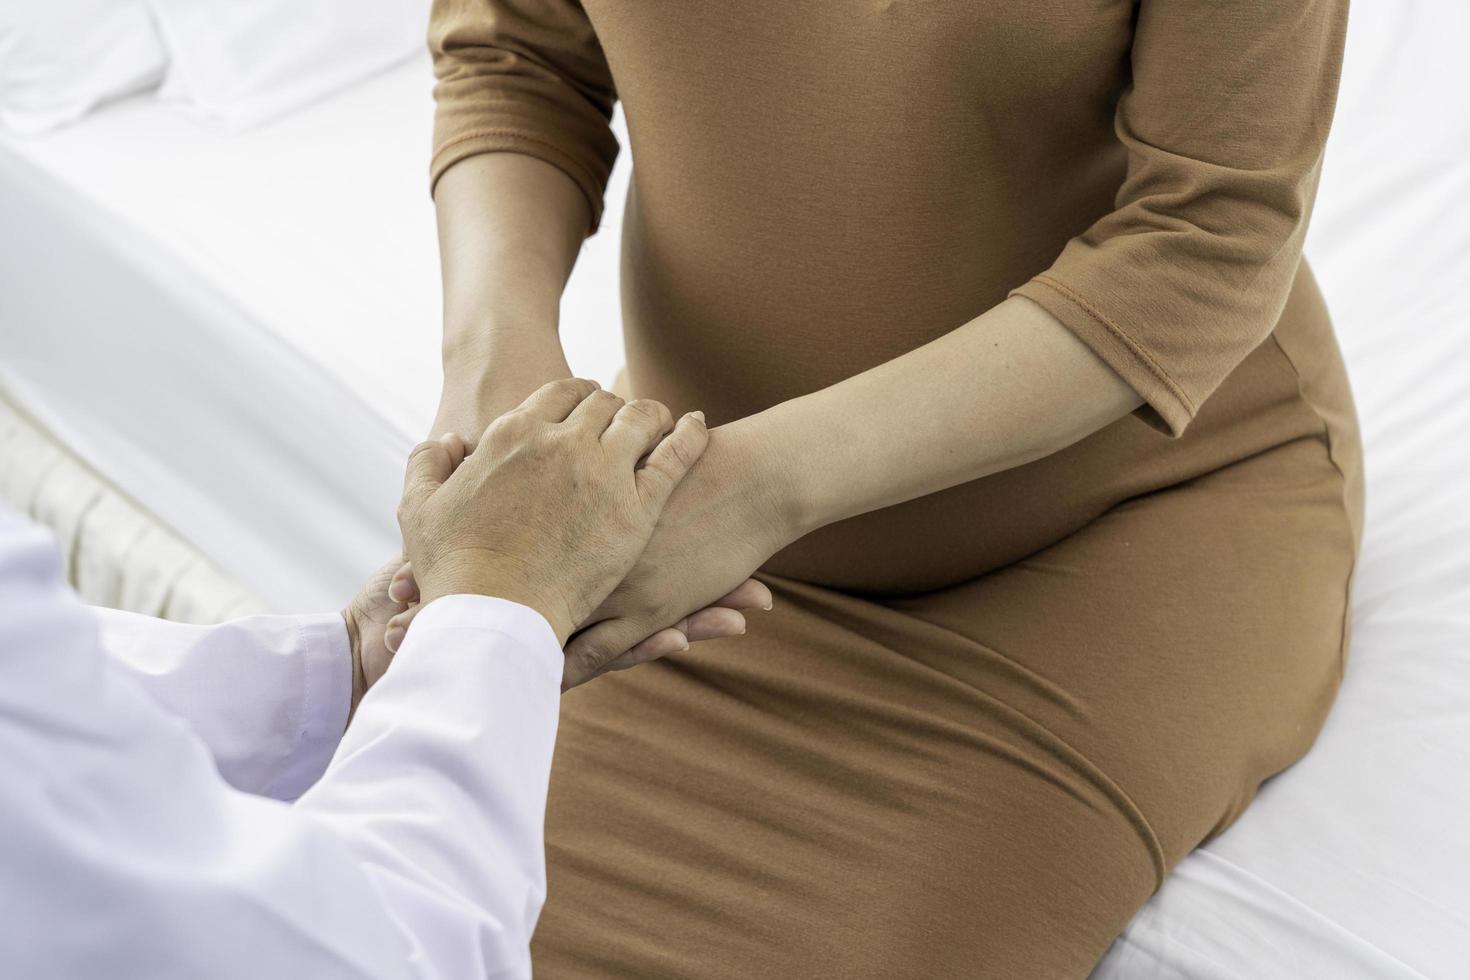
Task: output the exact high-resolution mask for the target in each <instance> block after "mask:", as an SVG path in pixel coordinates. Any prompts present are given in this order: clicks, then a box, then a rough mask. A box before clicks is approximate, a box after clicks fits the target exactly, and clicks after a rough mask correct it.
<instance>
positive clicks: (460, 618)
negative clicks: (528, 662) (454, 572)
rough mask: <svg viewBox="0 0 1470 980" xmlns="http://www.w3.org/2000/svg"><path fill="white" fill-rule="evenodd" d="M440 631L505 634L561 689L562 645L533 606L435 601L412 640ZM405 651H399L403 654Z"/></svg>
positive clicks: (467, 599)
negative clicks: (532, 657)
mask: <svg viewBox="0 0 1470 980" xmlns="http://www.w3.org/2000/svg"><path fill="white" fill-rule="evenodd" d="M440 629H462V630H463V629H468V630H482V631H494V632H496V633H503V634H505V635H506V636H509V637H510V638H511V639H513V640H516V641H518V643H519V644H520V645H522V646H524V647H525V648H526V649H528V650H530V651H531V652H532V653H533V654H534V655H535V657H536V661H537V663H538V664H539V665H541V666H542V667H543V668H544V669H545V672H546V673H547V674H548V675H549V676H551V677H553V678H554V679H555V681H556V685H557V689H558V690H560V688H561V678H562V672H563V667H564V662H563V659H562V651H561V644H560V643H558V642H557V641H556V631H555V630H553V629H552V628H551V624H550V623H548V622H547V621H546V617H544V616H542V615H541V614H540V613H539V612H537V611H536V610H534V609H532V608H531V607H530V606H524V605H521V604H520V603H519V602H511V601H510V600H509V599H501V598H498V597H496V596H487V595H447V596H442V597H440V598H438V599H435V600H434V601H433V602H431V603H429V604H428V605H427V606H425V607H424V608H423V609H421V610H420V611H419V614H418V615H417V616H415V617H414V620H413V626H412V627H411V628H410V629H409V631H408V635H409V639H408V640H405V641H404V646H405V647H407V645H408V643H409V642H410V641H411V640H412V639H413V638H414V637H415V636H420V637H422V636H424V635H427V634H429V633H431V632H433V631H434V630H440ZM402 652H403V651H402V650H400V651H399V653H400V654H401V653H402Z"/></svg>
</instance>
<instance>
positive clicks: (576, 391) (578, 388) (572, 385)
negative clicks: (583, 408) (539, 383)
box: [545, 378, 597, 401]
mask: <svg viewBox="0 0 1470 980" xmlns="http://www.w3.org/2000/svg"><path fill="white" fill-rule="evenodd" d="M545 387H546V388H549V389H551V391H552V392H553V393H554V394H557V395H562V396H565V397H568V398H576V399H577V400H578V401H581V400H582V399H583V398H586V397H587V396H588V395H590V394H591V393H592V392H593V391H595V390H596V389H597V385H596V383H594V382H592V381H588V380H587V379H586V378H562V379H560V380H559V381H552V382H549V383H548V384H547V385H546V386H545Z"/></svg>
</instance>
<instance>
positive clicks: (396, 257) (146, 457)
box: [0, 57, 627, 610]
mask: <svg viewBox="0 0 1470 980" xmlns="http://www.w3.org/2000/svg"><path fill="white" fill-rule="evenodd" d="M431 82H432V79H431V77H430V74H429V67H428V61H427V57H419V58H416V59H414V60H412V61H411V62H409V63H406V64H404V65H401V66H399V67H397V68H395V69H393V70H391V71H389V72H387V73H385V74H383V75H380V76H378V77H376V78H374V79H371V80H370V81H368V82H366V83H364V84H362V85H359V86H357V87H354V88H352V89H351V90H349V91H347V92H344V93H342V94H340V95H338V96H336V97H334V98H331V99H328V100H326V101H323V102H320V103H318V104H316V105H314V106H312V107H310V108H308V109H306V110H304V111H301V112H299V113H296V114H294V115H292V116H289V117H286V118H284V119H282V120H280V121H278V122H276V123H273V124H271V125H268V126H265V127H262V128H259V129H257V130H253V131H251V132H249V133H247V134H244V135H242V136H238V137H229V136H225V135H222V134H220V133H219V132H217V131H214V130H213V129H211V128H210V127H208V126H207V125H204V124H202V123H200V122H199V121H197V120H195V119H193V118H191V117H190V116H189V115H188V114H187V113H184V112H182V111H181V110H179V109H177V108H176V107H173V106H169V105H166V104H162V103H159V102H158V101H156V100H154V99H151V98H136V99H132V100H129V101H126V102H123V103H119V104H117V105H115V106H111V107H109V108H107V109H105V110H103V111H101V112H99V113H98V114H96V115H95V116H93V117H91V118H88V119H87V120H84V121H83V122H82V123H80V124H78V125H76V126H73V127H70V128H68V129H65V130H62V131H59V132H56V133H53V134H49V135H47V136H45V137H41V138H35V139H19V138H6V137H0V324H3V329H0V384H4V385H6V386H7V388H9V389H11V390H12V392H13V395H14V397H16V398H17V399H18V400H19V401H20V402H21V403H23V404H25V405H26V407H27V408H28V409H29V410H30V411H31V412H32V413H33V414H34V415H35V416H36V417H38V418H39V419H40V420H41V421H42V422H44V423H46V424H47V425H48V426H49V427H50V428H52V429H53V430H55V431H56V432H57V433H58V434H59V435H60V436H62V437H63V438H64V439H65V440H66V441H67V442H68V443H69V444H70V445H72V446H73V447H74V448H76V449H77V450H78V452H80V453H81V454H82V455H84V456H85V457H86V458H88V459H89V460H90V461H91V462H92V463H93V464H94V465H95V466H97V467H98V469H99V470H101V471H102V472H103V473H105V474H107V475H108V476H109V477H110V478H111V479H113V480H114V481H116V482H117V484H118V485H119V486H120V488H121V489H123V490H125V491H126V492H128V493H129V494H131V495H132V496H133V497H135V498H136V499H137V500H138V501H139V502H140V503H142V504H143V505H144V506H145V507H146V508H148V509H149V510H150V511H152V512H153V513H155V514H157V515H159V516H160V517H161V518H162V519H164V520H165V521H166V522H168V523H169V524H171V525H172V526H173V527H174V528H175V529H176V530H178V531H179V532H180V533H181V534H182V535H183V536H184V537H186V538H187V539H189V540H190V541H192V542H194V543H195V544H197V545H198V546H199V547H200V548H201V550H203V551H204V552H205V553H207V554H209V555H211V556H213V557H214V558H215V560H216V561H217V562H218V563H219V564H220V565H221V566H222V567H223V568H224V569H226V570H227V571H229V572H231V573H232V574H234V575H235V576H236V577H238V578H239V579H240V580H241V581H242V583H244V584H245V585H246V586H248V587H249V588H250V589H251V590H252V591H254V592H255V593H256V594H258V595H260V596H262V597H263V598H265V599H266V600H267V601H269V602H271V603H272V604H273V605H274V606H275V607H277V608H280V609H282V610H299V609H311V608H322V607H324V606H327V605H329V604H332V603H340V602H342V601H343V600H344V598H345V597H346V596H348V595H350V594H351V590H352V589H353V588H354V586H353V584H352V583H354V582H358V581H360V580H361V578H362V577H363V576H364V575H365V574H366V572H367V571H368V570H370V569H372V568H374V567H376V566H377V565H378V564H381V562H382V561H383V560H384V558H385V556H387V555H388V554H389V553H390V552H391V551H392V550H393V549H395V548H396V547H397V544H396V542H397V529H396V527H395V526H394V522H393V510H394V504H395V503H396V499H397V494H398V487H399V480H400V477H401V473H402V461H403V459H404V458H406V455H407V452H408V450H409V448H410V447H411V446H412V444H413V442H414V441H415V440H416V439H417V438H419V437H420V436H421V435H422V434H423V433H425V432H426V431H427V429H428V426H429V423H430V421H431V419H432V415H433V410H434V406H435V400H436V398H437V392H438V386H439V357H438V341H437V337H438V335H439V331H440V326H439V313H440V306H439V295H438V288H439V279H438V270H437V250H436V244H435V237H434V221H433V208H432V203H431V201H430V199H429V196H428V178H427V173H428V170H427V163H426V161H427V159H428V147H429V126H430V122H431V111H432V109H431V99H430V85H431ZM617 125H618V126H619V128H620V129H621V127H622V121H621V117H619V119H618V123H617ZM626 183H627V164H626V161H623V163H622V164H621V165H620V166H619V168H618V172H617V173H616V174H615V175H614V186H613V188H612V189H611V191H610V193H609V215H610V217H611V218H612V219H613V222H612V224H611V227H613V228H616V227H617V219H619V218H620V216H621V201H622V193H621V191H622V189H623V188H625V187H626ZM616 251H617V233H616V232H615V231H613V232H611V233H609V232H604V233H602V234H600V235H598V236H596V237H595V238H594V239H592V240H591V242H589V243H588V245H587V246H586V248H585V251H584V261H583V262H581V263H579V268H578V270H577V272H576V274H575V275H574V276H573V280H572V282H571V283H570V284H569V287H568V291H567V295H566V298H565V299H564V301H563V334H564V336H565V337H566V338H567V342H568V347H569V349H570V351H571V361H572V367H573V370H576V371H578V372H579V373H583V374H586V375H588V376H591V377H594V378H597V379H598V380H600V381H603V382H604V383H607V382H609V381H611V380H612V377H613V375H614V374H615V373H616V370H617V368H618V366H619V365H620V364H621V361H622V350H621V339H620V337H619V335H618V331H617V327H616V323H617V315H618V314H617V287H616V268H617V261H616Z"/></svg>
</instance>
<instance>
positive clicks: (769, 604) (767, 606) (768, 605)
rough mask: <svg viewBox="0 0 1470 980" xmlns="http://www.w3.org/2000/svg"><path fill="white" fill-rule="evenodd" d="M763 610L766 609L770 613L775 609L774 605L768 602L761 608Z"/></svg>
mask: <svg viewBox="0 0 1470 980" xmlns="http://www.w3.org/2000/svg"><path fill="white" fill-rule="evenodd" d="M761 608H762V609H764V610H765V611H766V612H770V611H771V609H772V608H774V606H773V605H772V603H769V602H768V603H766V604H765V605H764V606H761Z"/></svg>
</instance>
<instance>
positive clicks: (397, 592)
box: [388, 578, 413, 602]
mask: <svg viewBox="0 0 1470 980" xmlns="http://www.w3.org/2000/svg"><path fill="white" fill-rule="evenodd" d="M411 595H413V588H412V587H411V586H410V585H409V584H408V579H406V578H395V579H394V580H393V581H392V582H390V583H389V584H388V598H390V599H392V600H393V601H394V602H407V601H408V598H409V596H411Z"/></svg>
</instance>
